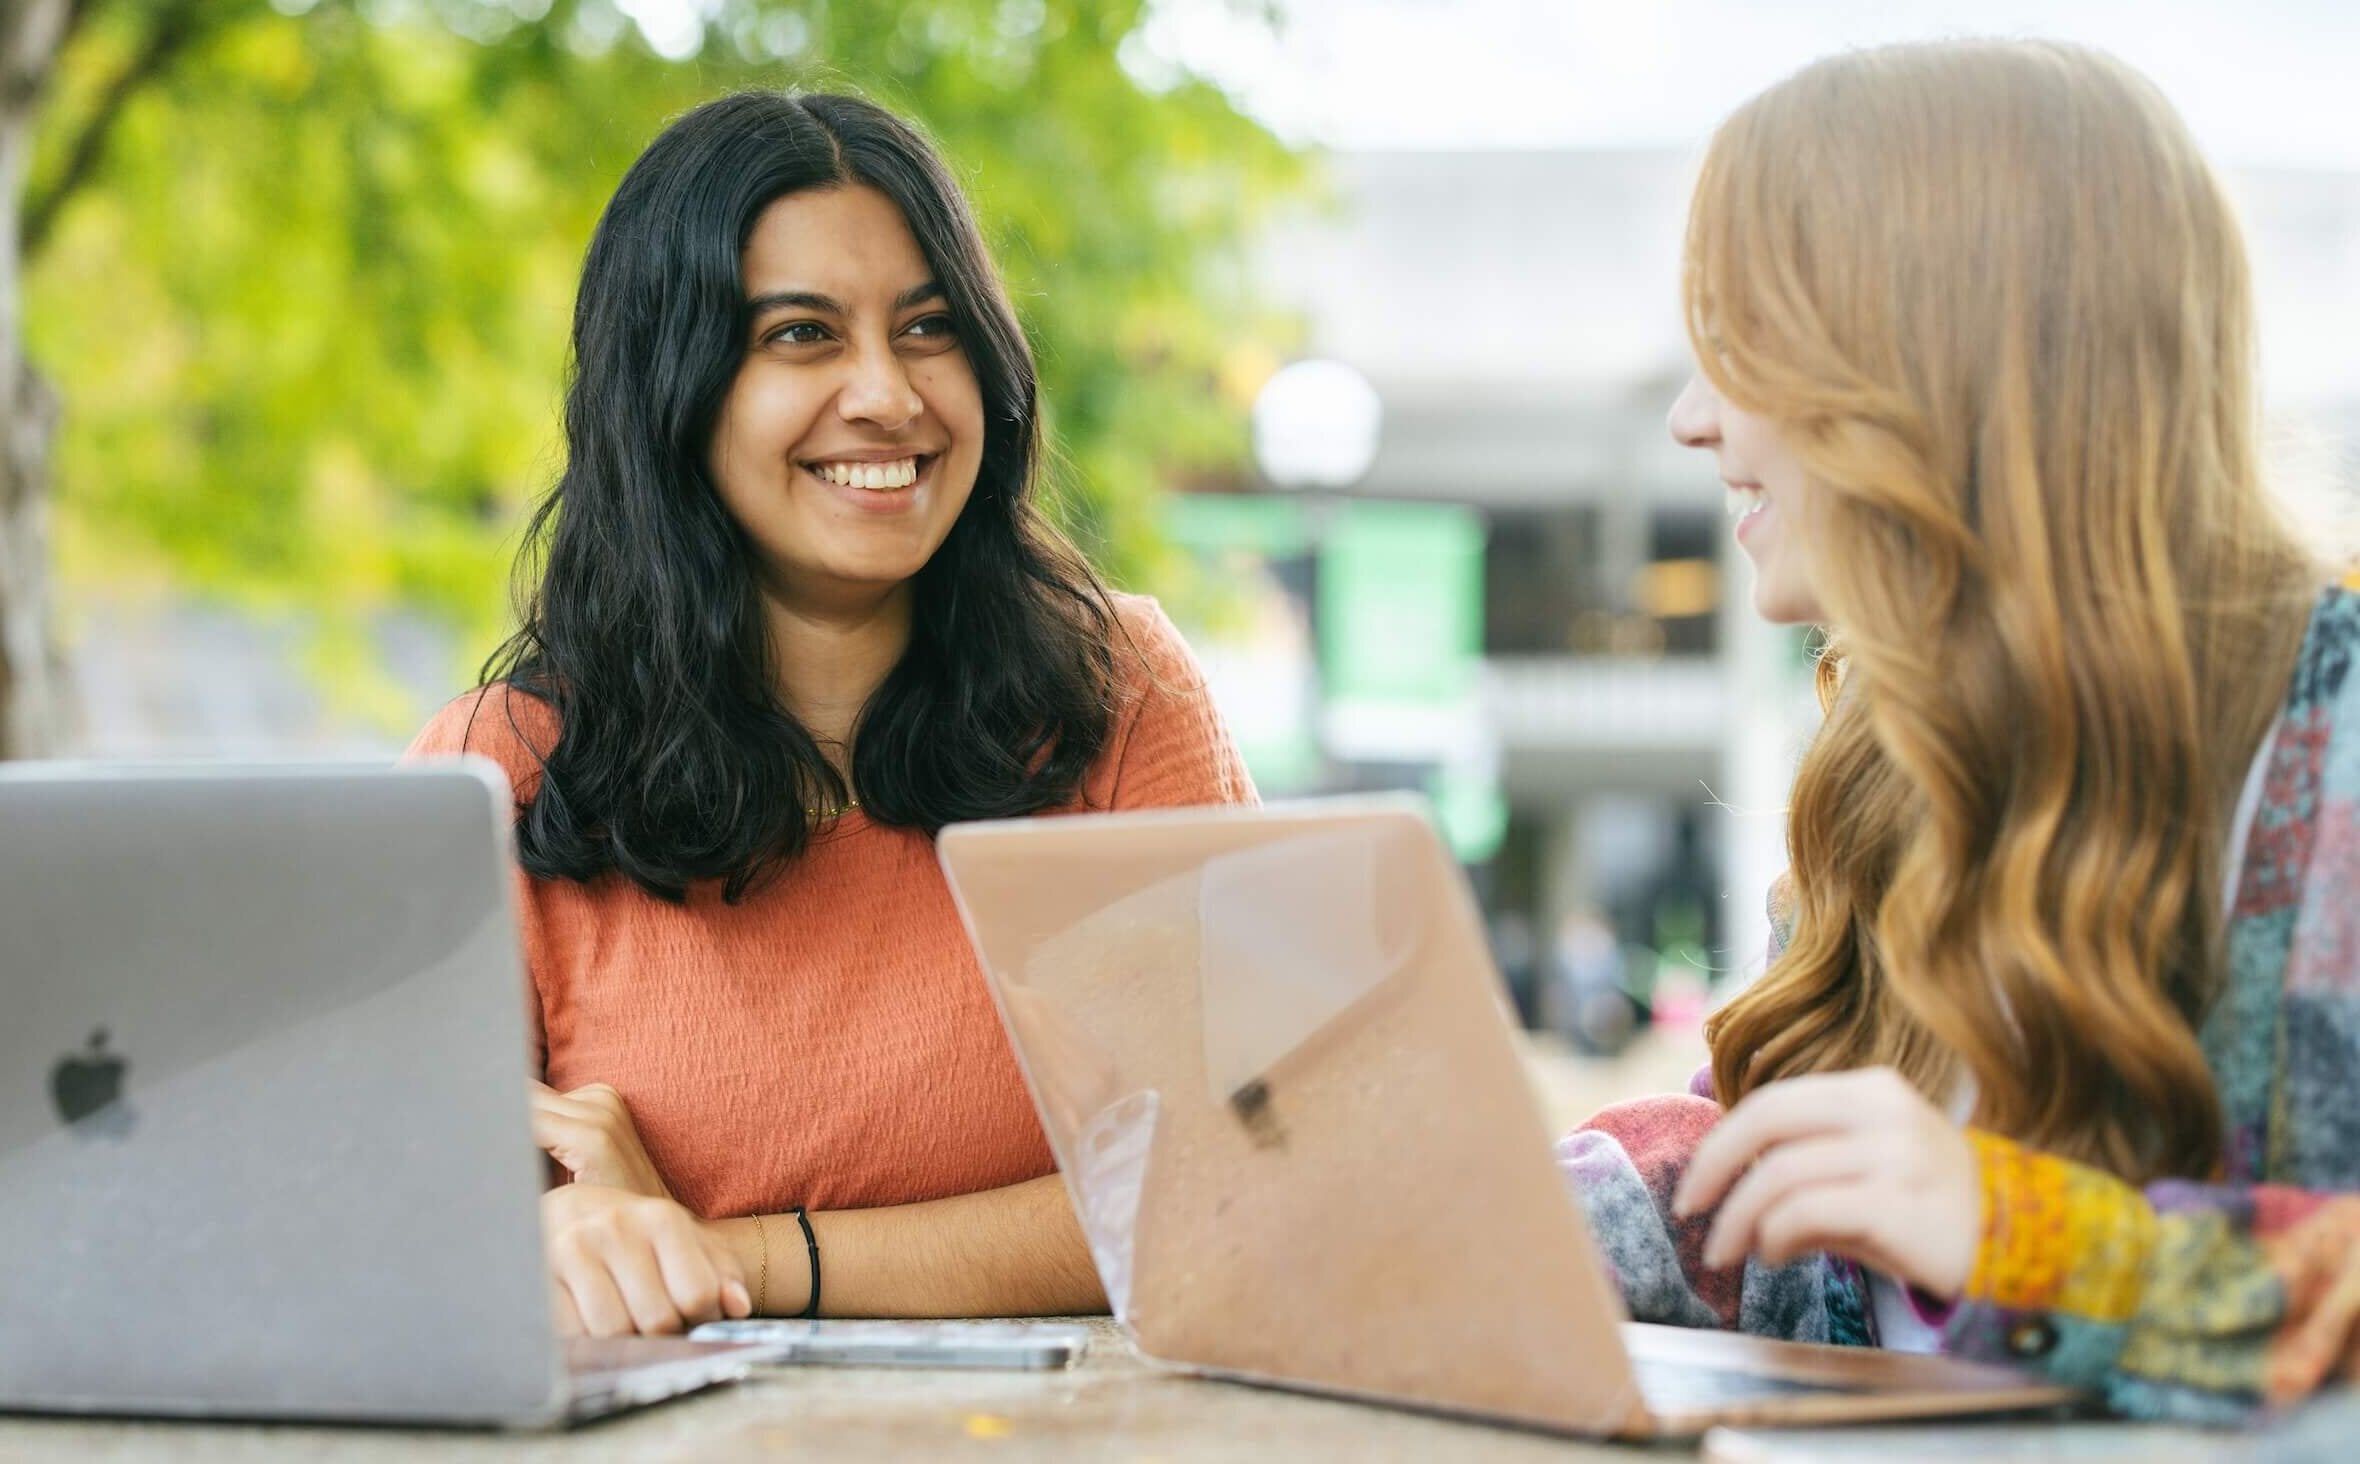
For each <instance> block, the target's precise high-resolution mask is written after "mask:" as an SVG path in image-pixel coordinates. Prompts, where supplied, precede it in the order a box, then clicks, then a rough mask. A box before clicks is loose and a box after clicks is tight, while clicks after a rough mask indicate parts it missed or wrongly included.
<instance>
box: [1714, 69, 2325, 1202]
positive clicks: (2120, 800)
mask: <svg viewBox="0 0 2360 1464" xmlns="http://www.w3.org/2000/svg"><path fill="white" fill-rule="evenodd" d="M1684 295H1685V305H1686V309H1687V315H1688V325H1689V330H1690V335H1691V338H1692V342H1693V344H1694V345H1695V346H1696V349H1697V357H1698V360H1699V361H1700V362H1701V363H1702V368H1703V370H1704V372H1705V374H1706V376H1707V378H1708V379H1709V380H1710V381H1711V382H1712V384H1713V385H1714V386H1715V388H1717V389H1718V390H1719V391H1720V392H1721V394H1722V396H1723V397H1724V399H1725V400H1727V401H1729V402H1731V403H1733V404H1734V405H1736V406H1738V407H1740V408H1742V409H1745V410H1748V411H1751V412H1754V413H1756V414H1757V415H1760V416H1762V417H1764V418H1765V419H1767V420H1769V421H1772V422H1774V423H1775V424H1777V426H1778V428H1779V431H1780V436H1781V439H1782V441H1784V442H1785V443H1786V444H1787V446H1788V447H1789V449H1790V450H1791V451H1792V452H1793V453H1794V454H1795V456H1796V457H1797V459H1798V460H1799V461H1800V463H1801V464H1802V466H1803V468H1804V469H1805V471H1806V473H1807V475H1808V479H1809V485H1810V487H1811V488H1812V489H1813V490H1814V491H1812V492H1810V493H1809V494H1807V495H1806V496H1805V499H1804V501H1803V503H1802V505H1801V507H1802V510H1803V511H1802V515H1801V517H1800V518H1799V519H1797V518H1794V517H1791V516H1790V519H1789V524H1788V528H1787V531H1786V532H1787V533H1788V534H1790V535H1794V534H1796V531H1797V530H1798V529H1800V530H1802V531H1803V532H1802V533H1801V534H1800V536H1799V538H1800V541H1801V543H1802V544H1804V545H1806V546H1807V550H1808V554H1809V564H1810V577H1811V583H1812V586H1813V588H1814V590H1815V591H1816V594H1817V597H1818V600H1819V602H1820V608H1821V610H1822V611H1823V612H1824V614H1825V616H1826V618H1827V621H1828V624H1829V626H1830V629H1831V637H1832V639H1831V642H1830V646H1829V649H1828V652H1827V654H1826V655H1825V656H1824V657H1823V658H1822V659H1821V661H1820V663H1819V695H1820V703H1821V706H1822V708H1823V709H1824V711H1825V714H1826V720H1825V723H1824V725H1823V726H1822V728H1821V729H1820V731H1819V733H1818V735H1817V737H1816V738H1815V739H1814V740H1813V742H1812V745H1811V747H1810V749H1809V751H1808V753H1807V754H1806V755H1805V757H1804V758H1803V761H1802V764H1801V767H1800V769H1799V771H1798V774H1797V777H1796V780H1795V785H1794V791H1793V803H1792V806H1791V809H1790V811H1789V816H1788V827H1787V842H1788V853H1789V857H1790V861H1791V879H1792V894H1793V897H1794V905H1793V924H1792V930H1791V933H1790V935H1789V938H1788V941H1787V943H1786V946H1785V948H1784V950H1783V952H1782V953H1781V954H1780V955H1779V957H1778V958H1777V959H1776V960H1775V961H1774V962H1773V963H1772V965H1771V967H1770V969H1769V970H1768V971H1767V972H1766V973H1765V974H1764V975H1763V977H1762V978H1761V979H1760V980H1759V981H1757V982H1756V983H1755V984H1754V985H1752V986H1751V987H1750V988H1749V989H1747V990H1746V991H1745V992H1743V993H1742V994H1741V995H1740V996H1738V997H1737V998H1736V999H1735V1000H1734V1001H1732V1002H1731V1003H1730V1004H1729V1005H1728V1006H1727V1007H1726V1008H1725V1009H1724V1010H1723V1011H1722V1012H1721V1013H1720V1014H1719V1015H1718V1017H1717V1018H1716V1019H1715V1020H1714V1022H1713V1023H1712V1025H1711V1027H1710V1029H1709V1030H1710V1035H1711V1039H1712V1046H1713V1073H1714V1081H1715V1085H1716V1087H1717V1088H1718V1090H1719V1093H1720V1095H1721V1097H1722V1098H1723V1099H1724V1101H1728V1102H1735V1101H1736V1100H1737V1098H1738V1097H1740V1096H1742V1095H1743V1094H1745V1093H1746V1092H1748V1091H1750V1090H1751V1089H1752V1088H1754V1087H1757V1086H1759V1085H1761V1084H1763V1083H1766V1082H1769V1081H1772V1080H1774V1079H1777V1078H1781V1077H1788V1076H1793V1075H1795V1074H1799V1073H1806V1072H1815V1071H1826V1070H1834V1069H1845V1068H1854V1067H1862V1066H1867V1065H1872V1064H1889V1065H1891V1066H1893V1067H1895V1068H1898V1069H1899V1070H1900V1071H1901V1072H1902V1073H1903V1074H1905V1075H1906V1076H1907V1077H1908V1078H1910V1079H1911V1080H1912V1081H1913V1082H1914V1083H1916V1084H1917V1085H1918V1087H1919V1088H1920V1089H1921V1090H1922V1091H1924V1092H1926V1093H1927V1094H1928V1095H1929V1096H1932V1097H1934V1098H1936V1100H1937V1101H1940V1100H1941V1099H1943V1098H1944V1097H1945V1096H1946V1095H1948V1094H1949V1093H1950V1092H1952V1091H1955V1088H1956V1085H1957V1084H1958V1083H1959V1081H1960V1080H1961V1079H1962V1078H1971V1079H1972V1080H1973V1081H1974V1084H1975V1090H1976V1094H1977V1100H1976V1113H1975V1120H1976V1122H1978V1123H1979V1124H1981V1125H1983V1126H1984V1127H1986V1128H1990V1129H1992V1130H1995V1131H1997V1132H2000V1133H2004V1134H2007V1135H2009V1136H2011V1137H2014V1138H2017V1139H2020V1140H2023V1141H2025V1142H2029V1143H2033V1144H2036V1145H2038V1146H2040V1147H2042V1148H2046V1149H2049V1150H2052V1151H2056V1152H2060V1153H2064V1154H2067V1155H2070V1156H2072V1157H2075V1158H2079V1159H2082V1160H2084V1161H2086V1162H2091V1163H2096V1164H2099V1165H2102V1166H2103V1167H2105V1168H2107V1169H2109V1170H2112V1171H2114V1172H2115V1173H2117V1174H2121V1175H2124V1176H2126V1177H2130V1178H2134V1179H2146V1178H2150V1177H2154V1176H2156V1175H2160V1174H2184V1175H2204V1174H2207V1173H2210V1172H2212V1171H2213V1170H2214V1169H2215V1167H2216V1165H2217V1164H2218V1162H2219V1156H2220V1149H2221V1119H2220V1108H2219V1101H2218V1098H2217V1096H2216V1094H2215V1092H2214V1089H2213V1083H2212V1078H2211V1075H2210V1073H2209V1072H2208V1070H2207V1068H2206V1066H2205V1062H2204V1057H2203V1053H2202V1051H2201V1049H2200V1047H2199V1045H2198V1040H2197V1037H2196V1029H2197V1027H2198V1025H2199V1023H2200V1022H2201V1020H2202V1016H2203V1013H2204V1011H2205V1009H2206V1007H2207V1005H2208V1004H2209V1002H2210V1001H2211V999H2212V997H2213V995H2214V994H2215V992H2216V991H2217V989H2218V986H2219V982H2220V968H2221V960H2222V956H2221V949H2220V947H2221V943H2222V932H2221V925H2222V921H2221V916H2220V912H2219V909H2218V900H2219V894H2218V891H2219V888H2220V872H2221V862H2222V857H2223V845H2224V843H2225V842H2226V840H2227V836H2228V824H2229V819H2230V816H2231V811H2232V809H2233V808H2234V805H2235V803H2236V796H2237V791H2238V788H2239V787H2240V785H2241V784H2242V782H2243V775H2244V771H2245V768H2246V765H2247V763H2248V762H2249V761H2250V759H2251V758H2252V756H2253V753H2254V750H2255V748H2256V746H2257V745H2258V744H2259V742H2260V739H2261V737H2262V736H2263V734H2264V733H2265V731H2266V730H2267V729H2268V727H2269V725H2270V722H2271V720H2272V718H2273V715H2274V712H2275V708H2276V706H2277V704H2278V701H2279V699H2280V697H2281V696H2282V695H2283V693H2284V690H2285V686H2286V676H2287V674H2288V673H2289V671H2290V670H2291V666H2292V662H2293V657H2294V654H2295V651H2296V649H2297V647H2298V646H2299V644H2300V639H2301V635H2302V630H2303V626H2304V623H2305V611H2306V608H2307V606H2308V603H2309V601H2310V599H2311V597H2312V595H2313V594H2315V593H2316V590H2317V588H2318V586H2319V584H2320V583H2321V576H2320V570H2319V568H2318V567H2317V566H2316V565H2315V564H2314V563H2313V562H2312V561H2311V560H2310V558H2309V557H2308V556H2307V555H2306V554H2305V552H2304V550H2303V548H2302V546H2301V544H2300V543H2299V542H2298V541H2297V540H2296V538H2295V537H2294V536H2293V534H2292V532H2291V531H2290V530H2289V528H2288V527H2287V526H2286V524H2285V523H2284V522H2283V521H2282V520H2281V519H2280V518H2279V517H2278V515H2277V513H2276V511H2275V509H2274V507H2273V506H2272V504H2271V502H2270V500H2269V499H2268V497H2267V496H2266V494H2265V493H2264V491H2263V488H2262V482H2261V474H2260V470H2259V467H2258V463H2257V441H2256V439H2257V431H2258V428H2257V417H2256V409H2255V401H2254V387H2253V369H2252V360H2251V358H2252V355H2253V333H2252V305H2251V300H2250V294H2249V289H2248V283H2247V277H2246V262H2245V254H2244V248H2243V244H2242V242H2241V240H2240V237H2239V233H2238V228H2237V224H2236V220H2235V218H2234V216H2233V214H2232V212H2231V209H2230V207H2229V205H2228V203H2227V201H2226V199H2225V197H2224V195H2223V193H2222V190H2221V187H2220V185H2219V182H2218V180H2217V179H2216V178H2215V177H2214V175H2213V173H2212V171H2211V169H2210V168H2209V167H2207V166H2206V164H2205V162H2204V159H2203V158H2202V157H2201V156H2200V155H2199V153H2198V151H2197V149H2196V146H2195V144H2194V142H2193V140H2192V139H2191V138H2190V137H2189V135H2188V133H2187V131H2186V129H2185V128H2184V127H2183V126H2182V124H2181V122H2180V120H2179V118H2178V117H2177V116H2176V115H2175V114H2174V113H2173V111H2172V109H2171V107H2170V106H2169V104H2167V103H2166V102H2165V101H2164V99H2163V98H2162V96H2161V95H2160V94H2159V93H2158V92H2157V91H2156V90H2155V89H2154V87H2153V86H2152V85H2150V84H2149V83H2148V82H2147V81H2146V80H2145V78H2143V77H2141V76H2140V75H2138V74H2137V73H2136V72H2134V71H2132V70H2131V69H2130V68H2128V67H2126V66H2124V65H2122V64H2121V63H2119V62H2117V61H2114V60H2113V59H2111V58H2109V57H2107V56H2104V55H2102V54H2099V53H2096V52H2092V51H2088V50H2083V49H2079V48H2075V47H2070V46H2063V45H2053V44H2043V43H2016V42H1988V43H1985V42H1974V43H1940V44H1932V45H1910V46H1900V47H1893V48H1888V49H1882V50H1875V51H1867V52H1860V53H1856V54H1851V55H1846V56H1841V57H1837V58H1833V59H1830V60H1826V61H1822V62H1820V63H1818V64H1816V65H1814V66H1811V67H1810V68H1808V69H1806V70H1804V71H1803V72H1801V73H1799V74H1797V75H1796V76H1794V77H1792V78H1790V79H1789V80H1787V81H1785V82H1783V83H1781V84H1780V85H1778V86H1776V87H1774V88H1772V89H1771V90H1770V91H1768V92H1765V93H1764V94H1762V95H1761V96H1759V97H1757V98H1755V99H1754V100H1753V101H1751V102H1749V103H1748V104H1747V105H1746V106H1745V107H1744V108H1743V109H1742V110H1740V111H1739V112H1738V113H1736V115H1734V116H1733V117H1731V118H1730V119H1729V121H1728V122H1727V123H1726V124H1724V125H1723V127H1722V128H1721V130H1720V132H1719V133H1718V135H1717V136H1716V137H1715V138H1714V140H1713V143H1712V146H1711V149H1710V152H1709V155H1708V156H1707V158H1706V160H1705V164H1704V169H1703V174H1702V177H1701V179H1700V181H1699V183H1698V185H1697V189H1696V195H1695V202H1694V206H1693V208H1692V211H1691V214H1690V218H1689V227H1688V238H1687V249H1686V267H1685V281H1684Z"/></svg>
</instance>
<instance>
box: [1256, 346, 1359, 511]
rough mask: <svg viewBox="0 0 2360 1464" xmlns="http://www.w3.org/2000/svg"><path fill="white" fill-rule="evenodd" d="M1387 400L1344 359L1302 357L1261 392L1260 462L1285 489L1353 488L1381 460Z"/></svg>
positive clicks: (1258, 406)
mask: <svg viewBox="0 0 2360 1464" xmlns="http://www.w3.org/2000/svg"><path fill="white" fill-rule="evenodd" d="M1384 424H1385V405H1384V403H1383V402H1382V401H1380V400H1378V398H1377V389H1376V388H1375V387H1373V386H1371V385H1369V382H1368V378H1367V377H1365V376H1363V375H1361V374H1360V373H1359V372H1358V371H1355V370H1353V369H1352V368H1351V367H1349V366H1347V365H1345V364H1344V363H1343V362H1341V361H1297V362H1295V363H1294V364H1293V365H1291V366H1287V367H1285V368H1283V369H1281V370H1280V371H1279V372H1278V374H1276V375H1275V376H1272V377H1271V378H1270V380H1269V381H1268V382H1266V383H1264V385H1263V387H1262V390H1261V392H1260V394H1258V395H1257V396H1256V397H1255V398H1254V461H1255V463H1256V464H1258V465H1259V466H1260V467H1261V469H1262V476H1263V477H1265V478H1267V479H1269V480H1270V481H1271V482H1272V483H1274V484H1276V485H1278V486H1279V487H1281V488H1297V489H1317V490H1324V491H1328V492H1334V491H1337V490H1339V489H1344V488H1349V487H1351V486H1352V485H1353V484H1355V483H1357V482H1359V481H1360V480H1361V479H1362V478H1363V477H1365V476H1366V475H1367V473H1368V470H1369V467H1370V466H1371V465H1372V464H1374V463H1375V462H1376V460H1377V439H1378V437H1379V435H1380V434H1381V433H1382V431H1383V429H1384Z"/></svg>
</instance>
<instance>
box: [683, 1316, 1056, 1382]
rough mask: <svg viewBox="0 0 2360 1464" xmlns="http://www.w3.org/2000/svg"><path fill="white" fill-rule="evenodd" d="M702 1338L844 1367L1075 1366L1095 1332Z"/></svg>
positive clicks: (896, 1329)
mask: <svg viewBox="0 0 2360 1464" xmlns="http://www.w3.org/2000/svg"><path fill="white" fill-rule="evenodd" d="M688 1335H689V1340H691V1341H694V1342H755V1343H760V1344H761V1345H763V1346H765V1347H769V1348H771V1349H773V1351H772V1352H771V1355H770V1356H768V1357H766V1358H764V1359H762V1360H763V1361H765V1362H776V1363H797V1362H800V1363H821V1364H829V1365H833V1366H837V1367H945V1368H1014V1369H1019V1370H1028V1371H1030V1370H1041V1369H1049V1368H1061V1367H1071V1366H1073V1365H1074V1364H1075V1363H1076V1362H1079V1361H1080V1360H1081V1357H1082V1354H1083V1353H1084V1352H1086V1351H1088V1350H1089V1346H1090V1329H1089V1328H1088V1327H1082V1326H1076V1325H1075V1324H1073V1323H1071V1322H858V1321H824V1322H823V1321H798V1320H788V1319H779V1318H765V1319H762V1320H758V1321H741V1322H707V1323H705V1324H704V1325H703V1326H701V1327H698V1328H697V1329H696V1330H695V1331H692V1332H690V1333H689V1334H688Z"/></svg>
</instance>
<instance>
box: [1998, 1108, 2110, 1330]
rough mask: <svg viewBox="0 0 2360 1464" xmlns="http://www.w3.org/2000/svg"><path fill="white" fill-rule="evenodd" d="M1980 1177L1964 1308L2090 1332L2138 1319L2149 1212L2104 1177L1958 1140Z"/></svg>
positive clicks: (2021, 1150) (2031, 1154)
mask: <svg viewBox="0 0 2360 1464" xmlns="http://www.w3.org/2000/svg"><path fill="white" fill-rule="evenodd" d="M1967 1140H1968V1142H1969V1143H1970V1144H1972V1145H1973V1146H1974V1149H1975V1162H1976V1164H1977V1166H1978V1167H1979V1168H1980V1170H1981V1171H1982V1181H1983V1239H1982V1243H1981V1244H1980V1245H1979V1246H1978V1247H1977V1248H1976V1252H1975V1266H1974V1270H1973V1272H1972V1273H1971V1274H1970V1275H1969V1277H1968V1280H1967V1290H1966V1298H1967V1299H1968V1300H1970V1301H1980V1302H1987V1303H1989V1304H1991V1305H1994V1306H2003V1307H2007V1308H2010V1309H2011V1310H2017V1311H2040V1312H2065V1313H2069V1314H2071V1315H2073V1316H2077V1317H2082V1318H2086V1319H2087V1320H2090V1321H2093V1322H2120V1321H2125V1320H2128V1319H2129V1317H2130V1315H2131V1314H2132V1313H2133V1312H2134V1311H2136V1310H2138V1306H2139V1296H2140V1292H2141V1290H2142V1289H2143V1288H2144V1286H2145V1284H2146V1275H2147V1260H2148V1256H2149V1255H2150V1253H2152V1252H2153V1250H2154V1249H2155V1238H2156V1219H2155V1211H2154V1209H2153V1207H2152V1206H2150V1205H2149V1204H2148V1203H2147V1199H2146V1196H2144V1195H2142V1194H2140V1193H2139V1191H2137V1190H2135V1189H2133V1188H2131V1187H2130V1186H2129V1185H2127V1184H2124V1183H2123V1182H2122V1181H2121V1180H2118V1179H2116V1178H2114V1177H2113V1176H2112V1175H2109V1174H2105V1173H2102V1172H2100V1171H2098V1170H2095V1169H2091V1168H2088V1167H2086V1166H2084V1165H2080V1164H2075V1163H2073V1162H2072V1161H2070V1160H2066V1159H2059V1158H2057V1157H2056V1156H2055V1155H2053V1154H2042V1153H2038V1152H2036V1151H2034V1150H2031V1149H2027V1148H2025V1147H2023V1146H2022V1145H2020V1144H2017V1143H2014V1142H2012V1141H2010V1140H2007V1139H2003V1138H2000V1137H1999V1136H1997V1135H1996V1134H1987V1133H1984V1132H1982V1131H1981V1130H1978V1129H1969V1130H1968V1131H1967Z"/></svg>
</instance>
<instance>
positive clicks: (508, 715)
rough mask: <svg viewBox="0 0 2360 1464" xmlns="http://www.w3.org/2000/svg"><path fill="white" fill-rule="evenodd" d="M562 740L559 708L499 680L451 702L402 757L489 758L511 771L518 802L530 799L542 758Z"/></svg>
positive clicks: (408, 759) (510, 780)
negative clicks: (462, 756) (558, 728)
mask: <svg viewBox="0 0 2360 1464" xmlns="http://www.w3.org/2000/svg"><path fill="white" fill-rule="evenodd" d="M556 745H557V709H556V708H554V707H552V706H550V705H549V703H547V702H545V701H543V700H542V699H541V698H539V697H537V696H535V695H533V694H532V693H531V692H529V691H524V690H522V689H520V688H518V687H515V686H511V685H509V684H508V683H506V682H494V683H493V684H492V685H490V686H479V687H477V688H476V689H475V690H473V691H470V692H465V693H463V694H461V695H459V696H457V697H454V698H452V699H451V700H450V701H449V702H448V703H447V704H445V705H444V707H443V709H442V710H441V711H439V712H436V713H435V714H434V716H433V717H432V718H431V719H430V720H429V721H428V722H427V723H426V725H425V726H424V727H423V728H421V729H420V730H419V732H418V735H417V736H416V737H414V738H412V739H411V740H410V745H409V748H408V749H407V750H406V751H404V752H403V753H402V761H404V762H417V761H420V760H423V759H426V758H436V757H457V756H459V755H460V754H462V753H473V754H475V755H476V756H478V757H484V758H489V759H490V760H491V761H493V762H494V763H497V764H498V765H499V767H500V770H501V771H502V772H504V773H506V774H507V775H508V785H509V787H510V788H511V789H513V790H514V792H515V795H516V801H517V802H518V803H530V802H531V801H532V798H533V794H534V792H535V791H536V790H537V789H538V788H539V787H540V783H541V767H542V763H543V761H544V759H546V758H547V757H548V755H549V752H550V750H551V749H552V748H554V747H556Z"/></svg>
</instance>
